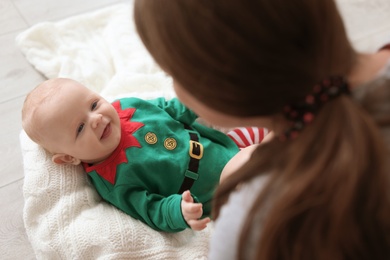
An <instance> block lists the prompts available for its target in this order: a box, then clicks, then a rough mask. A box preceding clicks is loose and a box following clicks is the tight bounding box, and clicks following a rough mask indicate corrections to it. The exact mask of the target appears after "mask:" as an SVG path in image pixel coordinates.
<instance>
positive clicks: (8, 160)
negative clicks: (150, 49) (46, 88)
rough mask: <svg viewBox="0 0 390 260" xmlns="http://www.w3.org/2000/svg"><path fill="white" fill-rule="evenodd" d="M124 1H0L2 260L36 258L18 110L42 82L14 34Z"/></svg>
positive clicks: (0, 204)
mask: <svg viewBox="0 0 390 260" xmlns="http://www.w3.org/2000/svg"><path fill="white" fill-rule="evenodd" d="M119 2H125V1H124V0H82V1H80V0H66V1H60V0H0V147H1V150H0V152H1V153H0V259H2V260H5V259H12V260H15V259H35V257H34V252H33V250H32V248H31V245H30V243H29V241H28V239H27V236H26V232H25V229H24V225H23V219H22V210H23V204H24V201H23V195H22V187H23V164H22V155H21V150H20V144H19V133H20V131H21V120H20V110H21V106H22V103H23V100H24V97H25V95H26V93H28V92H29V91H30V90H31V89H32V88H33V87H34V86H35V85H37V84H38V83H39V82H41V81H42V80H44V77H43V76H42V75H40V74H39V73H38V72H37V71H36V70H34V68H33V67H31V66H30V64H29V63H28V62H27V61H26V60H25V58H24V57H23V55H22V54H21V52H20V51H19V49H18V48H17V47H16V46H15V43H14V42H15V40H14V39H15V37H16V35H17V34H18V33H19V32H21V31H23V30H25V29H27V28H28V27H30V26H32V25H34V24H36V23H38V22H42V21H56V20H60V19H63V18H66V17H69V16H73V15H76V14H81V13H84V12H88V11H91V10H94V9H99V8H102V7H105V6H108V5H112V4H116V3H119Z"/></svg>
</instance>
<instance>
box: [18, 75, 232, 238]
mask: <svg viewBox="0 0 390 260" xmlns="http://www.w3.org/2000/svg"><path fill="white" fill-rule="evenodd" d="M196 118H197V116H196V115H195V114H194V113H193V112H192V111H191V110H189V109H187V108H186V107H185V106H184V105H182V104H181V103H180V102H179V101H178V100H177V99H176V98H174V99H172V100H169V101H166V100H165V99H164V98H157V99H154V100H148V101H146V100H141V99H138V98H123V99H120V100H117V101H115V102H114V103H112V104H111V103H109V102H107V101H106V100H105V99H104V98H102V97H101V96H100V95H98V94H97V93H95V92H93V91H91V90H90V89H88V88H87V87H85V86H83V85H82V84H80V83H78V82H76V81H74V80H71V79H65V78H57V79H51V80H47V81H45V82H43V83H42V84H40V85H39V86H38V87H36V88H35V89H34V90H33V91H32V92H31V93H30V94H29V95H28V96H27V98H26V100H25V102H24V106H23V110H22V123H23V129H24V130H25V131H26V133H27V135H28V136H29V137H30V138H31V139H32V140H33V141H34V142H36V143H38V144H39V145H41V146H42V147H44V148H45V149H46V150H47V151H48V152H50V153H51V154H52V160H53V162H54V163H56V164H73V165H78V164H82V166H83V167H84V169H85V171H86V173H87V174H88V175H89V176H90V178H91V181H92V184H93V185H94V186H95V187H96V189H97V191H98V193H99V194H100V195H101V196H102V197H103V199H104V200H106V201H107V202H109V203H111V204H112V205H114V206H116V207H117V208H119V209H121V210H122V211H124V212H126V213H127V214H129V215H130V216H132V217H134V218H136V219H139V220H141V221H143V222H144V223H146V224H147V225H149V226H150V227H152V228H153V229H155V230H160V231H167V232H178V231H181V230H184V229H186V228H188V227H190V228H192V229H194V230H202V229H203V228H205V227H206V225H207V223H208V222H209V221H210V218H209V216H210V211H211V199H212V197H213V193H214V190H215V187H216V185H218V183H219V181H220V178H221V173H222V171H223V169H224V167H225V165H226V164H227V163H228V161H229V160H231V159H232V158H233V157H234V156H235V155H236V154H237V153H238V152H239V148H238V146H237V145H236V143H235V142H234V141H233V140H232V139H231V138H229V137H228V136H227V135H225V134H224V133H222V132H219V131H217V130H215V129H212V128H209V127H206V126H204V125H201V124H199V123H197V122H195V120H196Z"/></svg>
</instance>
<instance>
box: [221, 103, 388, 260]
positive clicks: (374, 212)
mask: <svg viewBox="0 0 390 260" xmlns="http://www.w3.org/2000/svg"><path fill="white" fill-rule="evenodd" d="M281 146H283V147H284V149H281ZM277 152H278V153H277ZM386 156H388V151H387V150H386V149H385V146H384V145H383V138H382V137H381V135H380V132H379V130H378V127H377V126H376V124H375V122H374V121H373V120H372V118H371V117H370V116H369V115H368V114H367V113H366V111H365V110H364V109H363V108H362V107H360V106H359V105H357V103H356V102H355V101H354V100H352V99H351V98H350V97H347V96H340V97H338V98H336V99H334V100H331V101H329V102H328V104H326V105H325V106H324V107H323V108H322V109H321V111H320V112H319V113H318V115H317V117H316V119H315V120H314V121H313V122H312V123H311V124H310V125H308V126H307V127H306V128H305V129H304V131H303V132H302V133H301V135H300V136H299V137H298V138H297V139H295V140H290V141H289V142H288V143H281V142H280V141H279V140H273V141H271V142H270V143H269V144H265V145H263V146H261V147H259V149H257V150H256V152H255V153H254V154H253V157H252V160H251V161H250V162H249V163H248V164H247V165H246V166H245V167H244V168H242V169H241V172H238V173H237V174H235V175H234V177H236V176H240V178H238V177H236V178H234V177H233V178H231V179H230V180H229V181H228V182H226V183H222V185H221V186H220V188H219V190H218V192H217V196H216V202H215V206H216V208H215V209H216V216H218V213H219V208H220V206H221V205H222V204H223V202H224V201H226V198H227V196H228V194H229V192H231V191H232V190H233V188H234V187H236V186H237V184H238V181H239V180H242V179H244V180H248V179H250V178H252V177H254V176H256V175H258V174H259V172H263V173H267V174H270V175H269V177H270V179H269V182H268V185H267V187H266V188H265V189H264V190H263V192H261V193H260V194H259V196H258V198H257V200H256V201H255V203H254V206H253V208H252V209H251V211H250V213H249V215H248V219H247V221H245V226H244V229H243V231H242V233H241V240H240V245H239V259H244V258H245V255H244V252H246V251H247V250H245V249H246V246H247V245H248V239H251V236H249V234H251V232H253V233H252V234H260V236H261V237H260V238H259V239H258V240H257V241H258V242H257V243H258V244H257V247H256V248H257V252H256V257H255V259H267V260H268V259H390V237H389V235H390V201H389V190H390V189H389V187H390V185H389V177H388V169H389V168H388V166H387V162H386V160H385V158H386ZM243 176H244V177H243ZM264 211H266V212H264ZM257 223H259V224H257Z"/></svg>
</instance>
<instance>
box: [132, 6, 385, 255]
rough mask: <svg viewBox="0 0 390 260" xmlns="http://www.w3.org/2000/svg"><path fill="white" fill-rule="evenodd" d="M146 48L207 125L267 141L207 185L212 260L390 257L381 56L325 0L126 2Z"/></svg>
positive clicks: (184, 101) (182, 96)
mask: <svg viewBox="0 0 390 260" xmlns="http://www.w3.org/2000/svg"><path fill="white" fill-rule="evenodd" d="M135 21H136V25H137V29H138V32H139V34H140V36H141V39H142V41H143V42H144V44H145V46H146V48H147V49H148V50H149V52H150V53H151V55H152V56H153V57H154V59H155V60H156V62H157V63H158V64H159V65H160V66H161V67H162V68H163V69H164V70H165V71H166V72H167V73H168V74H170V75H171V76H172V77H173V79H174V88H175V91H176V93H177V96H178V97H179V99H181V101H182V102H183V103H185V104H186V105H187V106H188V107H190V108H191V109H193V110H194V111H195V112H196V113H197V114H198V115H199V116H201V117H203V118H204V119H205V120H206V121H209V122H210V123H212V124H215V125H219V126H224V127H231V126H260V127H266V128H268V129H271V130H272V131H273V132H274V134H275V137H274V138H273V139H272V140H271V141H269V142H267V143H265V144H263V145H261V146H259V147H258V148H257V149H256V150H255V151H254V152H253V154H252V156H251V158H250V160H249V161H248V162H247V163H246V164H245V165H244V166H243V167H241V168H240V169H239V170H238V171H237V172H235V174H233V175H232V176H231V177H230V178H228V179H227V180H226V181H225V182H224V183H222V184H221V186H220V187H219V188H218V190H217V193H216V196H215V205H214V206H215V207H214V209H215V211H214V214H215V215H214V216H215V218H216V226H215V233H214V234H213V238H212V242H211V249H210V259H229V258H234V259H235V258H238V259H390V204H389V203H390V202H389V191H390V187H389V185H390V184H389V164H388V161H389V160H388V159H389V154H388V153H389V147H390V129H389V123H390V65H389V60H390V51H389V50H388V49H387V48H384V49H383V50H381V51H379V52H377V53H372V54H363V53H357V52H356V51H355V50H354V49H353V48H352V46H351V44H350V42H349V41H348V39H347V35H346V32H345V28H344V25H343V22H342V19H341V17H340V14H339V12H338V10H337V7H336V4H335V2H334V1H333V0H317V1H313V0H290V1H284V0H273V1H266V0H257V1H255V0H185V1H183V0H135Z"/></svg>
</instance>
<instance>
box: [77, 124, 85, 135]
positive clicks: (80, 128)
mask: <svg viewBox="0 0 390 260" xmlns="http://www.w3.org/2000/svg"><path fill="white" fill-rule="evenodd" d="M83 129H84V123H82V124H80V125H79V127H78V128H77V135H79V134H80V133H81V131H83Z"/></svg>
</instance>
